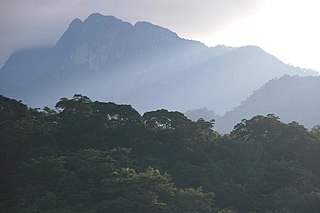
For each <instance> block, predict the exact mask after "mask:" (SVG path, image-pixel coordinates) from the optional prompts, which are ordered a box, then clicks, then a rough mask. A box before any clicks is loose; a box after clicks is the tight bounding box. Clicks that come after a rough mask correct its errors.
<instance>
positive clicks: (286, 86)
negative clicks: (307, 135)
mask: <svg viewBox="0 0 320 213" xmlns="http://www.w3.org/2000/svg"><path fill="white" fill-rule="evenodd" d="M319 91H320V77H314V76H308V77H299V76H289V75H285V76H283V77H281V78H279V79H273V80H271V81H269V82H268V83H266V84H265V85H263V86H262V87H261V88H260V89H259V90H257V91H255V92H254V93H253V94H252V95H251V96H250V97H249V98H248V99H247V100H246V101H244V102H242V104H241V105H240V106H238V107H236V108H234V109H233V110H232V111H229V112H227V113H226V114H225V115H224V116H222V117H216V129H217V130H218V131H220V132H229V131H231V130H232V128H233V126H234V125H235V124H236V123H238V122H239V121H240V120H241V119H243V118H246V119H249V118H251V117H252V116H254V115H267V114H275V115H276V116H279V117H280V119H281V120H282V121H284V122H292V121H296V122H298V123H300V124H302V125H304V126H305V127H307V128H312V127H314V126H316V125H318V124H319V123H320V93H319Z"/></svg>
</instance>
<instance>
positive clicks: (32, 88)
mask: <svg viewBox="0 0 320 213" xmlns="http://www.w3.org/2000/svg"><path fill="white" fill-rule="evenodd" d="M285 74H289V75H301V76H306V75H311V74H314V72H313V71H311V70H306V69H300V68H297V67H293V66H290V65H286V64H284V63H283V62H281V61H280V60H278V59H277V58H275V57H274V56H272V55H270V54H268V53H266V52H265V51H263V50H262V49H260V48H259V47H256V46H246V47H239V48H231V47H226V46H216V47H207V46H205V45H204V44H202V43H200V42H198V41H193V40H186V39H183V38H180V37H179V36H178V35H177V34H176V33H174V32H172V31H170V30H168V29H166V28H163V27H160V26H157V25H154V24H151V23H148V22H137V23H135V24H134V25H132V24H131V23H127V22H123V21H122V20H120V19H117V18H115V17H113V16H104V15H101V14H98V13H95V14H91V15H90V16H89V17H88V18H87V19H86V20H84V21H81V20H80V19H75V20H74V21H72V22H71V24H70V25H69V28H68V29H67V30H66V32H65V33H64V34H63V35H62V36H61V38H60V39H59V41H58V42H57V44H56V45H55V46H54V47H41V48H34V49H27V50H23V51H18V52H16V53H14V54H13V55H12V56H11V57H10V58H9V59H8V61H7V62H6V64H5V65H4V66H3V67H2V68H1V70H0V94H2V95H5V96H9V97H11V98H15V99H20V100H22V101H23V102H25V103H27V104H28V105H30V106H33V107H42V106H44V105H49V106H52V105H53V104H54V103H56V102H57V100H58V99H59V98H61V97H71V96H72V95H73V94H75V93H82V94H84V95H88V96H89V97H91V98H93V99H98V100H101V101H114V102H118V103H129V104H132V105H133V106H134V107H135V108H136V109H138V110H139V111H141V112H144V111H148V110H154V109H158V108H167V109H170V110H180V111H187V110H189V109H194V108H202V107H208V108H209V109H212V110H214V111H215V112H216V113H217V114H223V113H224V112H225V111H228V110H231V109H232V108H234V107H235V106H237V105H239V104H240V103H241V101H243V100H245V99H246V98H247V97H248V96H250V95H251V94H252V92H253V91H254V90H257V89H259V88H260V87H261V85H263V84H264V83H266V82H268V81H269V80H271V79H274V78H279V77H281V76H283V75H285Z"/></svg>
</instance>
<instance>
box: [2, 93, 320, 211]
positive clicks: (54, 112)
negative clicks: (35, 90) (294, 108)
mask: <svg viewBox="0 0 320 213" xmlns="http://www.w3.org/2000/svg"><path fill="white" fill-rule="evenodd" d="M0 138H1V140H0V143H1V144H0V145H1V149H0V174H1V176H0V211H1V212H52V213H53V212H139V213H143V212H159V213H160V212H168V213H169V212H201V213H206V212H220V213H222V212H239V213H242V212H243V213H247V212H265V213H272V212H274V213H275V212H320V167H319V165H318V162H319V160H320V126H316V127H314V128H313V129H311V130H308V129H306V128H304V127H303V126H302V125H300V124H298V123H296V122H291V123H289V124H286V123H283V122H281V121H280V120H279V118H278V117H277V116H275V115H271V114H270V115H267V116H259V115H258V116H254V117H253V118H251V119H247V120H246V119H244V120H242V121H241V122H240V123H238V124H237V125H236V126H235V127H234V129H233V131H232V132H231V133H230V134H225V135H221V134H219V133H218V132H217V131H215V130H214V121H210V122H209V121H205V120H203V119H199V120H198V121H191V120H190V119H188V118H187V117H185V116H184V114H182V113H180V112H170V111H167V110H165V109H161V110H157V111H152V112H147V113H145V114H144V115H140V114H139V113H138V112H137V111H136V110H135V109H133V108H132V107H131V106H130V105H117V104H115V103H103V102H98V101H91V100H90V99H89V98H88V97H86V96H83V95H75V96H74V97H73V98H72V99H67V98H62V99H61V100H60V101H59V102H58V103H57V104H56V108H55V109H50V108H48V107H45V108H44V109H42V110H39V109H32V108H28V107H27V106H26V105H24V104H22V103H20V102H18V101H15V100H12V99H9V98H6V97H3V96H0Z"/></svg>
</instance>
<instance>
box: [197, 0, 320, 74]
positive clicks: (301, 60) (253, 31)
mask: <svg viewBox="0 0 320 213" xmlns="http://www.w3.org/2000/svg"><path fill="white" fill-rule="evenodd" d="M319 10H320V2H319V1H317V0H304V1H300V0H269V1H268V2H267V3H266V4H265V5H264V6H263V7H262V9H261V10H259V11H257V12H256V13H255V14H253V15H252V16H250V17H245V18H243V19H241V20H239V21H238V22H236V23H234V24H233V25H231V26H229V27H228V28H225V29H224V30H223V31H220V32H219V33H215V34H213V35H211V36H207V37H205V38H202V40H203V41H204V42H205V43H206V44H208V45H210V46H214V45H217V44H225V45H228V46H243V45H248V44H250V45H257V46H260V47H261V48H262V49H264V50H265V51H267V52H269V53H271V54H273V55H275V56H276V57H278V58H279V59H281V60H282V61H284V62H285V63H289V64H292V65H295V66H298V65H299V66H300V67H307V68H311V69H315V70H317V71H320V60H319V50H320V40H319V39H320V28H319V21H320V12H319Z"/></svg>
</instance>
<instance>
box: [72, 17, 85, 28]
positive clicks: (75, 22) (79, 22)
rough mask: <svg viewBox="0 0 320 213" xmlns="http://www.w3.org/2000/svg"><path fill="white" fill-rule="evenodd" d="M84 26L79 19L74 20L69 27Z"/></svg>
mask: <svg viewBox="0 0 320 213" xmlns="http://www.w3.org/2000/svg"><path fill="white" fill-rule="evenodd" d="M81 24H82V21H81V20H80V19H78V18H76V19H74V20H73V21H72V22H71V23H70V24H69V27H70V28H71V27H77V26H79V25H81Z"/></svg>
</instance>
